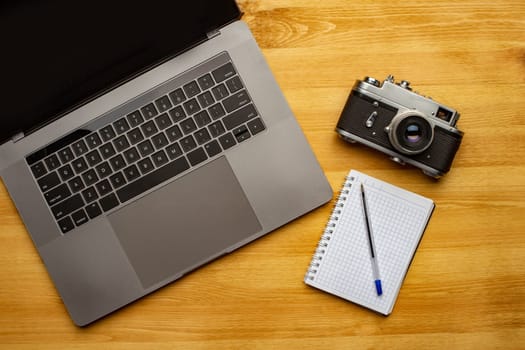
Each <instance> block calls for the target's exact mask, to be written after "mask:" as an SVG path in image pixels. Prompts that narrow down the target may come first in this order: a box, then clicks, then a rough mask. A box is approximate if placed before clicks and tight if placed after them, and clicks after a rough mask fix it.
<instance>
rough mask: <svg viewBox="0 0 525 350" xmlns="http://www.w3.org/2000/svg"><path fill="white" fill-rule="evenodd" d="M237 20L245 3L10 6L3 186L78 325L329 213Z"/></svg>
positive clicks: (321, 183) (310, 162)
mask: <svg viewBox="0 0 525 350" xmlns="http://www.w3.org/2000/svg"><path fill="white" fill-rule="evenodd" d="M240 17H241V12H240V10H239V8H238V6H237V5H236V3H235V1H233V0H191V1H160V0H149V1H131V2H129V1H110V2H105V1H104V2H102V1H97V0H90V1H74V2H71V1H66V0H62V1H20V0H17V1H7V2H5V1H4V2H2V4H1V5H0V33H2V34H0V35H1V37H2V40H1V42H2V44H3V48H4V49H3V53H2V55H0V64H1V65H2V67H3V74H2V85H3V89H2V90H3V93H2V95H1V97H0V99H1V102H2V106H3V107H2V110H1V112H0V113H1V120H2V128H1V130H0V140H1V141H0V175H1V177H2V179H3V182H4V184H5V186H6V188H7V189H8V191H9V193H10V196H11V198H12V200H13V202H14V203H15V205H16V207H17V209H18V212H19V214H20V217H21V218H22V220H23V222H24V223H25V226H26V228H27V231H28V233H29V235H30V236H31V238H32V240H33V242H34V245H35V247H36V249H37V250H38V253H39V254H40V256H41V258H42V261H43V263H44V264H45V266H46V268H47V270H48V272H49V275H50V277H51V279H52V280H53V282H54V284H55V286H56V289H57V291H58V293H59V294H60V296H61V298H62V300H63V302H64V304H65V306H66V308H67V310H68V312H69V314H70V316H71V318H72V319H73V321H74V323H75V324H77V325H79V326H84V325H87V324H89V323H91V322H93V321H95V320H97V319H99V318H101V317H103V316H105V315H107V314H109V313H111V312H113V311H115V310H117V309H119V308H121V307H123V306H125V305H127V304H129V303H131V302H133V301H134V300H137V299H138V298H141V297H142V296H144V295H146V294H148V293H151V292H153V291H155V290H156V289H158V288H160V287H162V286H165V285H167V284H169V283H171V282H173V281H175V280H177V279H179V278H181V277H182V276H184V275H185V274H188V273H189V272H191V271H193V270H195V269H196V268H198V267H200V266H202V265H204V264H206V263H208V262H210V261H212V260H214V259H217V258H219V257H221V256H222V255H225V254H228V253H230V252H232V251H234V250H235V249H237V248H239V247H241V246H243V245H245V244H247V243H249V242H251V241H253V240H255V239H257V238H259V237H261V236H263V235H265V234H267V233H269V232H270V231H272V230H274V229H276V228H278V227H280V226H282V225H284V224H286V223H288V222H289V221H291V220H293V219H295V218H297V217H299V216H301V215H303V214H305V213H307V212H308V211H311V210H312V209H314V208H316V207H318V206H320V205H322V204H324V203H326V202H327V201H329V200H330V199H331V197H332V190H331V188H330V186H329V184H328V182H327V180H326V178H325V176H324V174H323V172H322V169H321V168H320V166H319V163H318V161H317V160H316V158H315V156H314V154H313V152H312V150H311V149H310V147H309V145H308V143H307V140H306V139H305V136H304V135H303V133H302V131H301V129H300V127H299V125H298V123H297V121H296V119H295V118H294V116H293V114H292V112H291V110H290V108H289V106H288V105H287V103H286V101H285V99H284V97H283V95H282V93H281V91H280V89H279V87H278V85H277V83H276V81H275V80H274V78H273V77H272V74H271V72H270V70H269V68H268V66H267V64H266V62H265V60H264V58H263V56H262V54H261V52H260V49H259V48H258V46H257V44H256V43H255V40H254V38H253V37H252V35H251V33H250V31H249V29H248V27H247V26H246V24H245V23H243V22H242V21H240ZM232 273H235V272H234V271H232ZM254 297H255V296H254Z"/></svg>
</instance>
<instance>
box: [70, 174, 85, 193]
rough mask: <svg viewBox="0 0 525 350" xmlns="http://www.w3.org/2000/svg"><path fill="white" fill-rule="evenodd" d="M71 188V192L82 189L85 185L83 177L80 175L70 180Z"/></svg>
mask: <svg viewBox="0 0 525 350" xmlns="http://www.w3.org/2000/svg"><path fill="white" fill-rule="evenodd" d="M68 185H69V188H71V192H73V193H76V192H78V191H80V190H82V189H83V188H84V187H85V186H84V183H83V182H82V179H81V178H80V176H77V177H75V178H73V179H71V180H69V181H68Z"/></svg>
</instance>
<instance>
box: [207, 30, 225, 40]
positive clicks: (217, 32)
mask: <svg viewBox="0 0 525 350" xmlns="http://www.w3.org/2000/svg"><path fill="white" fill-rule="evenodd" d="M220 34H221V32H220V31H219V30H218V29H214V30H212V31H211V32H208V33H206V36H207V37H208V39H213V38H215V37H216V36H218V35H220Z"/></svg>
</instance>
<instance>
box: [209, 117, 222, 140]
mask: <svg viewBox="0 0 525 350" xmlns="http://www.w3.org/2000/svg"><path fill="white" fill-rule="evenodd" d="M208 130H210V133H211V135H212V136H213V137H217V136H220V135H222V134H224V132H225V131H226V129H224V126H223V125H222V122H221V121H220V120H218V121H216V122H215V123H213V124H210V125H209V126H208Z"/></svg>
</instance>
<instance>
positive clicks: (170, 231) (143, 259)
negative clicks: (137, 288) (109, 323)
mask: <svg viewBox="0 0 525 350" xmlns="http://www.w3.org/2000/svg"><path fill="white" fill-rule="evenodd" d="M109 221H110V222H111V225H112V226H113V229H114V230H115V232H116V235H117V237H118V239H119V240H120V243H121V244H122V247H123V248H124V251H125V252H126V253H127V256H128V258H129V260H130V262H131V264H132V265H133V267H134V269H135V271H136V273H137V275H138V276H139V279H140V281H141V282H142V285H143V287H144V288H148V287H151V286H152V285H154V284H156V283H159V282H162V281H164V280H166V279H167V278H172V277H178V275H180V274H181V273H185V272H188V271H190V270H192V269H193V268H195V267H197V266H199V265H201V264H203V263H205V262H207V261H209V260H210V259H211V258H215V257H218V256H219V255H220V254H221V253H223V252H224V251H225V250H226V249H227V248H229V247H231V246H232V245H234V244H236V243H238V242H240V241H242V240H243V239H245V238H247V237H250V236H252V235H253V234H255V233H257V232H259V231H260V230H261V228H262V227H261V225H260V223H259V221H258V219H257V217H256V216H255V213H254V211H253V209H252V207H251V205H250V203H249V202H248V199H247V198H246V196H245V195H244V192H243V190H242V189H241V187H240V185H239V182H238V181H237V178H236V177H235V175H234V173H233V171H232V169H231V167H230V165H229V163H228V161H227V160H226V158H225V157H221V158H218V159H217V160H215V161H213V162H210V163H208V164H206V165H205V166H203V167H201V168H199V169H197V170H195V171H193V172H192V173H190V174H188V175H185V176H183V177H182V178H180V179H178V180H177V181H174V182H172V183H170V184H168V185H166V186H164V187H162V188H160V189H159V190H157V191H155V192H153V193H151V194H149V195H148V196H145V197H143V198H141V199H140V200H138V201H136V202H134V203H131V204H130V205H128V206H126V207H124V208H122V209H121V210H119V211H117V212H115V213H113V214H111V215H110V216H109Z"/></svg>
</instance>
